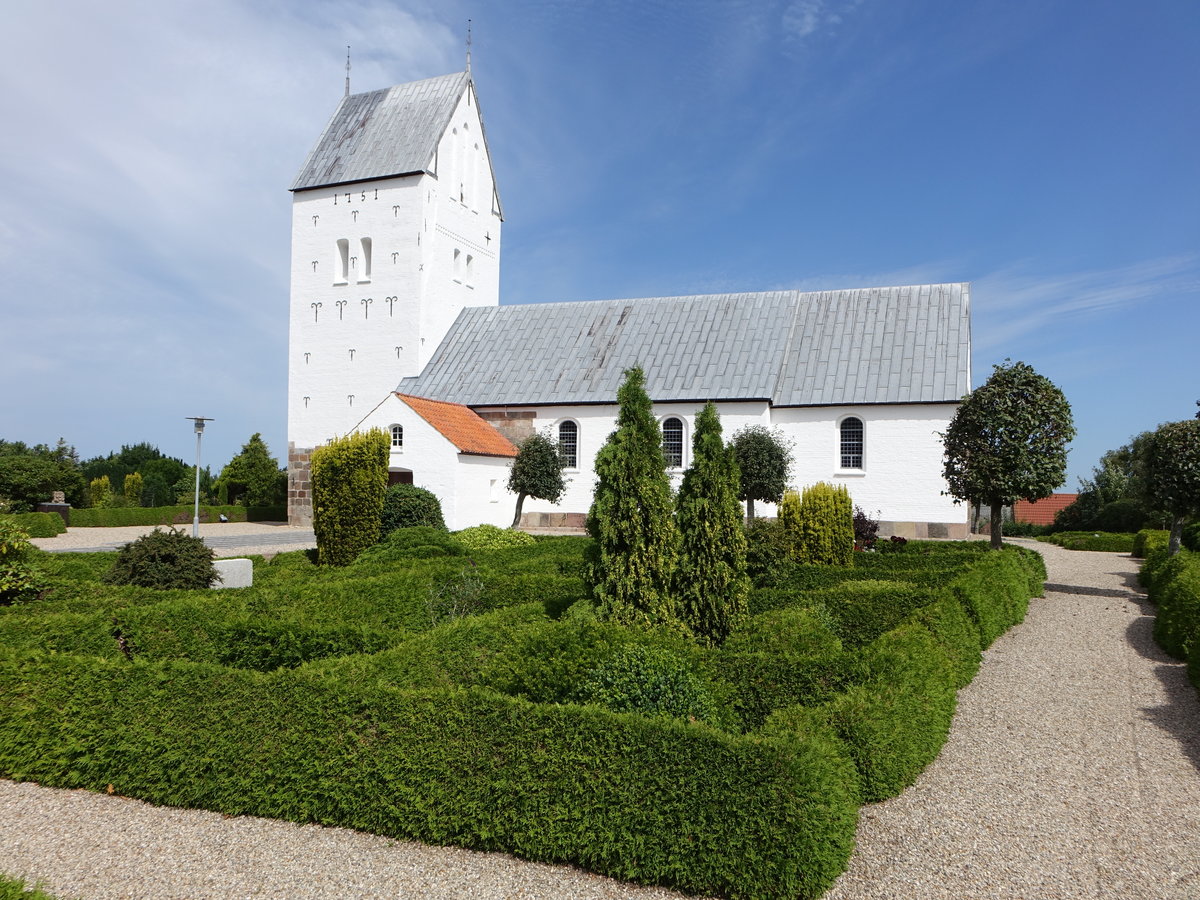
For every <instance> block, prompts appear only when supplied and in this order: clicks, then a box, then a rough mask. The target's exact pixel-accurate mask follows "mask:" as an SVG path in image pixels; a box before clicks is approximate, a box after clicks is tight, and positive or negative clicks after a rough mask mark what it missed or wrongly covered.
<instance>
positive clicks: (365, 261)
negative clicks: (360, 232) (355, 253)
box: [358, 237, 371, 282]
mask: <svg viewBox="0 0 1200 900" xmlns="http://www.w3.org/2000/svg"><path fill="white" fill-rule="evenodd" d="M358 280H359V281H360V282H363V281H370V280H371V239H370V238H369V237H365V238H363V239H362V267H361V268H360V269H359V270H358Z"/></svg>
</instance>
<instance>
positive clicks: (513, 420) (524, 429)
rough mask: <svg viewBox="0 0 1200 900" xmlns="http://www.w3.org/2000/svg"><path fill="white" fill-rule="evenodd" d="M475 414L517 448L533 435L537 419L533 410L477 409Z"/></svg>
mask: <svg viewBox="0 0 1200 900" xmlns="http://www.w3.org/2000/svg"><path fill="white" fill-rule="evenodd" d="M475 414H476V415H478V416H479V418H481V419H483V421H485V422H487V423H488V424H489V425H491V426H492V427H493V428H495V429H496V430H497V431H498V432H500V433H501V434H502V435H504V436H505V437H506V438H508V439H509V440H510V441H512V442H513V443H514V444H516V445H517V446H520V445H521V441H523V440H525V438H527V437H529V436H530V435H531V434H533V420H534V419H535V418H537V413H535V412H534V411H533V410H531V409H529V410H511V409H477V410H475Z"/></svg>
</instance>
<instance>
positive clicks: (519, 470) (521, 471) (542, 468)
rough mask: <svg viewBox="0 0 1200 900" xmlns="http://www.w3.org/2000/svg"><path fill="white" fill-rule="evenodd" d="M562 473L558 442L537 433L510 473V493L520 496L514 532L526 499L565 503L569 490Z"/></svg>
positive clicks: (525, 444) (526, 443) (527, 441)
mask: <svg viewBox="0 0 1200 900" xmlns="http://www.w3.org/2000/svg"><path fill="white" fill-rule="evenodd" d="M562 470H563V461H562V457H561V456H560V455H559V447H558V441H556V440H554V439H553V438H551V437H550V436H549V435H545V434H541V433H540V432H536V431H535V432H534V433H533V434H531V435H530V436H529V437H527V438H525V440H523V441H522V442H521V448H520V452H518V453H517V456H516V458H515V459H514V460H513V461H512V467H511V468H510V469H509V470H508V489H509V490H510V491H512V492H513V493H514V494H516V495H517V511H516V513H515V514H514V515H513V521H512V527H513V528H516V527H517V526H518V525H520V524H521V508H522V507H523V506H524V505H525V498H526V497H533V498H534V499H535V500H549V501H550V502H551V503H557V502H558V501H559V500H560V499H562V495H563V491H565V490H566V489H567V483H566V481H565V480H564V479H563V474H562Z"/></svg>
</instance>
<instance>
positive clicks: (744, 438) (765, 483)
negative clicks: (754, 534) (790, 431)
mask: <svg viewBox="0 0 1200 900" xmlns="http://www.w3.org/2000/svg"><path fill="white" fill-rule="evenodd" d="M732 446H733V452H734V455H735V456H736V458H737V464H738V473H739V481H738V499H739V500H745V501H746V518H747V519H749V520H750V521H753V520H754V501H755V500H763V501H765V502H767V503H779V502H780V501H781V500H782V499H783V492H784V491H785V490H787V481H788V472H789V470H790V469H791V467H792V450H791V446H790V445H789V444H788V442H787V441H786V440H785V439H784V438H783V436H782V434H780V432H779V430H778V429H770V428H767V427H766V426H765V425H747V426H746V427H744V428H739V429H738V430H737V431H735V432H734V434H733V440H732Z"/></svg>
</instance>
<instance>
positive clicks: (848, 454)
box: [841, 416, 863, 469]
mask: <svg viewBox="0 0 1200 900" xmlns="http://www.w3.org/2000/svg"><path fill="white" fill-rule="evenodd" d="M841 432H842V447H841V450H842V453H841V456H842V468H843V469H861V468H862V467H863V423H862V419H858V418H855V417H854V416H847V417H846V418H845V419H842V424H841Z"/></svg>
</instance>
